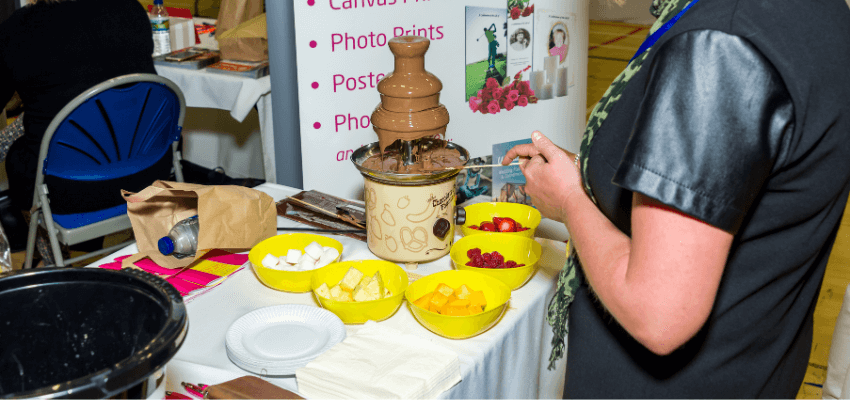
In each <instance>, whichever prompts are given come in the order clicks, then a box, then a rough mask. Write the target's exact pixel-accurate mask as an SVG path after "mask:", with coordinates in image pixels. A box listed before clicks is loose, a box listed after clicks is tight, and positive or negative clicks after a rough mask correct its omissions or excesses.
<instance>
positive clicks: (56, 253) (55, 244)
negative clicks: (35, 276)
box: [39, 188, 65, 267]
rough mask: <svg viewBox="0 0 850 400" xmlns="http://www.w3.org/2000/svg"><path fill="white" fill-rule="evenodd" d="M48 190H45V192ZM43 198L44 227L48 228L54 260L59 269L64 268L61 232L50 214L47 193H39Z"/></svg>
mask: <svg viewBox="0 0 850 400" xmlns="http://www.w3.org/2000/svg"><path fill="white" fill-rule="evenodd" d="M46 190H47V189H46V188H45V191H46ZM39 196H41V208H42V210H43V214H44V227H45V228H47V236H48V237H49V238H50V247H51V248H52V249H53V259H54V261H55V262H56V266H57V267H64V266H65V261H64V259H63V258H62V247H61V246H60V245H59V239H57V237H58V236H59V231H58V230H57V229H56V225H54V224H53V214H51V212H50V203H49V202H48V200H47V194H46V193H39Z"/></svg>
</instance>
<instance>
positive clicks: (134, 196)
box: [122, 181, 277, 268]
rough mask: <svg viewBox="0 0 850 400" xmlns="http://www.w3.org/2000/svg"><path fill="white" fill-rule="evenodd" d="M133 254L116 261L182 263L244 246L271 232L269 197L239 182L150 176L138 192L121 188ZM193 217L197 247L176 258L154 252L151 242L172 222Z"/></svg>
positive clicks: (272, 207)
mask: <svg viewBox="0 0 850 400" xmlns="http://www.w3.org/2000/svg"><path fill="white" fill-rule="evenodd" d="M122 194H123V196H124V199H125V200H127V214H128V215H129V217H130V222H131V223H132V225H133V233H134V234H135V236H136V244H137V245H138V247H139V253H138V254H136V255H134V256H132V257H128V258H126V259H124V261H123V262H122V266H124V267H125V268H126V267H129V266H132V265H133V264H132V263H134V262H136V261H138V260H140V259H142V258H145V257H149V258H150V259H151V260H153V261H154V262H156V263H157V264H159V265H161V266H163V267H166V268H183V267H185V266H187V265H189V264H191V263H192V262H193V261H195V260H197V259H198V258H200V257H201V256H202V255H203V253H204V252H205V251H206V250H212V249H222V250H228V251H232V252H242V251H246V250H250V249H251V248H252V247H254V245H256V244H257V243H259V242H261V241H263V240H264V239H267V238H270V237H272V236H274V235H276V234H277V211H276V208H275V203H274V199H272V197H271V196H269V195H267V194H265V193H263V192H260V191H259V190H256V189H251V188H247V187H243V186H232V185H217V186H207V185H198V184H194V183H180V182H167V181H156V182H154V183H153V184H152V185H151V186H148V187H147V188H145V189H144V190H142V191H141V192H139V193H131V192H127V191H122ZM193 215H197V216H198V225H199V227H200V229H199V232H198V251H197V252H196V253H195V257H192V258H190V257H186V258H183V259H177V258H175V257H173V256H165V255H162V253H160V252H159V248H158V246H157V242H158V241H159V239H160V238H162V237H163V236H166V235H168V231H169V230H171V227H172V226H174V224H176V223H177V222H179V221H181V220H183V219H186V218H188V217H191V216H193Z"/></svg>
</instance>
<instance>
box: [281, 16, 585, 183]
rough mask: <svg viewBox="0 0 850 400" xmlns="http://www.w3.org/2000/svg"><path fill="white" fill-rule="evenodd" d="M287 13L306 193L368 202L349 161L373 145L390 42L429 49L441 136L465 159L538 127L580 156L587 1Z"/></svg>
mask: <svg viewBox="0 0 850 400" xmlns="http://www.w3.org/2000/svg"><path fill="white" fill-rule="evenodd" d="M294 14H295V33H296V36H295V42H296V55H297V74H298V85H297V86H298V87H297V91H298V98H299V116H300V121H301V126H300V128H301V149H302V165H303V173H304V187H305V188H310V189H314V190H318V191H322V192H325V193H329V194H332V195H336V196H340V197H344V198H353V199H362V198H363V197H362V193H363V178H362V177H361V175H360V173H359V172H358V171H357V169H356V168H355V167H354V165H353V164H352V162H351V161H350V160H349V158H350V156H351V154H352V152H353V151H354V150H356V149H357V148H358V147H360V146H363V145H367V144H370V143H373V142H376V141H377V140H378V138H377V135H376V134H375V132H374V130H373V129H372V125H371V121H370V117H371V115H372V112H373V111H374V109H375V107H376V106H378V104H379V103H380V101H381V100H380V95H379V93H378V91H377V85H378V82H379V81H380V80H381V79H382V78H383V77H384V76H386V75H387V74H389V73H390V72H392V70H393V63H394V58H393V55H392V53H391V52H390V49H389V47H388V46H387V43H388V41H389V40H390V39H391V38H393V37H396V36H407V35H416V36H423V37H426V38H428V39H429V40H430V41H431V43H430V49H429V50H428V52H427V53H426V55H425V69H426V70H427V71H428V72H431V73H432V74H434V75H436V76H437V78H439V79H440V80H441V81H442V83H443V90H442V92H441V93H440V102H441V103H442V104H443V105H444V106H445V107H446V109H447V110H448V112H449V117H450V122H449V125H448V128H447V131H446V139H447V140H450V141H452V142H454V143H457V144H459V145H460V146H462V147H464V148H466V149H467V150H468V151H469V153H470V156H471V157H473V158H476V157H481V158H486V157H490V156H492V155H493V149H494V145H498V144H502V143H506V142H512V141H517V140H522V139H528V138H529V137H530V135H531V132H532V131H534V130H540V131H541V132H543V133H544V134H546V135H547V136H549V137H550V138H551V139H552V140H553V141H554V142H555V143H556V144H558V145H559V146H562V147H564V148H566V149H568V150H570V151H577V150H578V147H579V141H580V137H581V133H582V131H583V129H584V124H585V114H586V111H585V108H586V90H587V88H586V85H587V81H586V77H587V43H588V37H587V28H588V20H587V0H504V1H503V0H498V1H494V0H295V2H294ZM269 23H272V22H271V21H270V22H269ZM292 90H296V88H294V87H293V88H292ZM492 161H493V162H498V161H499V160H497V159H495V158H493V159H492ZM493 173H494V174H495V171H494V172H493ZM487 175H489V174H487ZM496 195H497V194H494V196H496Z"/></svg>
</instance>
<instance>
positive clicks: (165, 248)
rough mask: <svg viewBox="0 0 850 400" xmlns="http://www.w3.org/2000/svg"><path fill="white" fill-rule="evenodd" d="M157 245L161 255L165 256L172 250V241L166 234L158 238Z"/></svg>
mask: <svg viewBox="0 0 850 400" xmlns="http://www.w3.org/2000/svg"><path fill="white" fill-rule="evenodd" d="M157 245H158V246H159V252H160V253H162V254H163V255H166V256H167V255H169V254H171V253H173V252H174V241H173V240H171V238H170V237H168V236H166V237H164V238H162V239H159V242H158V243H157Z"/></svg>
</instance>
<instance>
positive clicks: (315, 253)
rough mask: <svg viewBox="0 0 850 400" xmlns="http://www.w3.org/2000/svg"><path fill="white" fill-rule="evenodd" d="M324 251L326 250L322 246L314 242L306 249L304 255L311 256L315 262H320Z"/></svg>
mask: <svg viewBox="0 0 850 400" xmlns="http://www.w3.org/2000/svg"><path fill="white" fill-rule="evenodd" d="M324 251H325V249H324V248H323V247H322V245H320V244H318V243H316V242H312V243H310V244H308V245H307V247H305V248H304V253H305V254H307V255H309V256H310V258H312V259H313V261H315V260H318V259H319V258H320V257H322V253H323V252H324Z"/></svg>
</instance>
